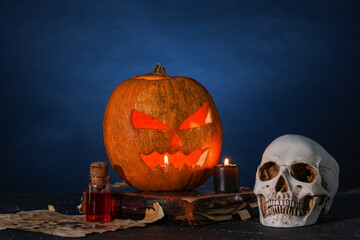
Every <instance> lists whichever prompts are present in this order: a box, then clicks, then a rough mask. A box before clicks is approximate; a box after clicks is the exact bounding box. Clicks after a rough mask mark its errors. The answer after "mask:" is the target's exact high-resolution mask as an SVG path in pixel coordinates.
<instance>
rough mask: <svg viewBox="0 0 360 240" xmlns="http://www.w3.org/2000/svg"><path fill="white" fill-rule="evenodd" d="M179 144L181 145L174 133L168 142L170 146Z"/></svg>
mask: <svg viewBox="0 0 360 240" xmlns="http://www.w3.org/2000/svg"><path fill="white" fill-rule="evenodd" d="M179 145H181V143H180V140H179V137H178V135H177V134H176V133H175V134H174V137H173V139H172V141H171V143H170V147H176V146H179Z"/></svg>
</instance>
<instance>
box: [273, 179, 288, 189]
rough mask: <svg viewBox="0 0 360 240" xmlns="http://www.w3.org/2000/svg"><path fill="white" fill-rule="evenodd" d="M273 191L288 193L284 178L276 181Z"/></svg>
mask: <svg viewBox="0 0 360 240" xmlns="http://www.w3.org/2000/svg"><path fill="white" fill-rule="evenodd" d="M275 191H276V192H280V191H281V192H287V191H288V185H287V183H286V181H285V178H284V177H283V176H280V177H279V180H278V181H277V183H276V185H275Z"/></svg>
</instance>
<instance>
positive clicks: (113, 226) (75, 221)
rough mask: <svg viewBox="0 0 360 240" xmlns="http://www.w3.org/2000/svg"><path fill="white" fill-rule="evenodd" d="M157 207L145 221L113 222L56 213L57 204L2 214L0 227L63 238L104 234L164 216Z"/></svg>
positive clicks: (142, 225) (147, 214)
mask: <svg viewBox="0 0 360 240" xmlns="http://www.w3.org/2000/svg"><path fill="white" fill-rule="evenodd" d="M153 207H154V209H147V210H146V211H145V218H144V219H143V220H139V221H134V220H130V219H127V220H122V219H115V220H113V221H111V222H103V223H102V222H96V223H95V222H86V220H85V215H65V214H61V213H58V212H55V209H54V207H53V206H51V205H49V210H36V211H26V212H18V213H15V214H0V230H3V229H19V230H25V231H32V232H41V233H46V234H51V235H56V236H61V237H85V236H86V235H87V234H90V233H103V232H108V231H115V230H118V229H126V228H131V227H144V226H146V224H148V223H153V222H155V221H157V220H159V219H161V218H162V217H163V216H164V212H163V210H162V208H161V206H160V205H159V203H154V205H153Z"/></svg>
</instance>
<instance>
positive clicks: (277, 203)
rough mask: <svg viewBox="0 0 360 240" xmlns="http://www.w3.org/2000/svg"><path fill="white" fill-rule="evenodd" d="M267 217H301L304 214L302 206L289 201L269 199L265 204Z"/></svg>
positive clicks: (299, 203)
mask: <svg viewBox="0 0 360 240" xmlns="http://www.w3.org/2000/svg"><path fill="white" fill-rule="evenodd" d="M266 207H267V215H269V216H270V215H275V214H286V215H292V216H298V217H300V216H302V215H304V213H305V210H304V209H303V204H302V203H301V202H297V201H294V200H291V199H270V200H269V201H267V202H266Z"/></svg>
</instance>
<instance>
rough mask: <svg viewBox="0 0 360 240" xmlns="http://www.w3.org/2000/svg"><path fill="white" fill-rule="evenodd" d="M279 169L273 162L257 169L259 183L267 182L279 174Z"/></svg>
mask: <svg viewBox="0 0 360 240" xmlns="http://www.w3.org/2000/svg"><path fill="white" fill-rule="evenodd" d="M279 170H280V167H279V165H277V164H276V163H274V162H267V163H265V164H264V165H262V166H261V167H260V169H259V178H260V180H261V181H268V180H270V179H273V178H274V177H276V176H277V175H278V174H279Z"/></svg>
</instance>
